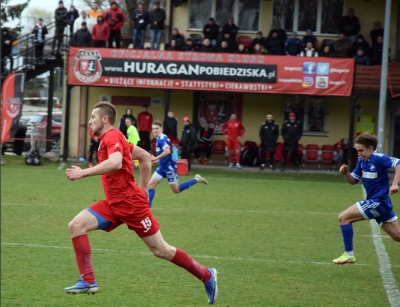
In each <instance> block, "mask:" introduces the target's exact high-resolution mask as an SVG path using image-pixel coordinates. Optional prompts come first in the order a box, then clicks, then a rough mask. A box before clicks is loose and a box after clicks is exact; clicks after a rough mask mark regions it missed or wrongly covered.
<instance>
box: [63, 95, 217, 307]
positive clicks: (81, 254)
mask: <svg viewBox="0 0 400 307" xmlns="http://www.w3.org/2000/svg"><path fill="white" fill-rule="evenodd" d="M116 115H117V112H116V110H115V107H114V106H113V105H112V104H110V103H108V102H99V103H97V104H96V105H95V106H94V108H93V110H92V114H91V118H90V121H89V126H90V128H91V130H92V131H93V135H95V136H97V137H98V138H99V139H100V144H99V149H98V154H99V162H100V164H98V165H96V166H93V167H92V168H86V169H81V168H80V167H78V166H72V167H71V168H68V169H67V170H66V175H67V178H68V179H69V180H77V179H83V178H85V177H90V176H98V175H101V182H102V185H103V189H104V194H105V196H106V198H105V200H100V201H98V202H96V203H94V204H92V205H91V206H89V207H88V208H86V209H83V210H82V211H81V212H80V213H78V215H77V216H75V217H74V218H73V219H72V221H71V222H69V224H68V229H69V232H70V234H71V238H72V245H73V247H74V251H75V259H76V263H77V265H78V270H79V275H80V279H79V280H78V282H77V283H76V284H75V285H73V286H71V287H67V288H65V289H64V291H65V292H67V293H75V294H76V293H87V294H95V293H96V292H98V290H99V285H98V283H97V281H96V278H95V275H94V269H93V265H92V249H91V247H90V243H89V237H88V233H89V232H90V231H93V230H96V229H101V230H104V231H106V232H110V231H112V230H114V229H115V228H117V227H118V226H120V225H122V224H126V225H127V226H128V229H129V230H132V231H134V232H135V233H136V234H137V235H138V236H139V238H140V239H141V240H142V241H143V243H144V244H146V245H147V246H148V248H149V249H150V251H151V252H152V253H153V254H154V256H156V257H158V258H162V259H165V260H167V261H170V262H171V263H173V264H174V265H176V266H179V267H181V268H183V269H185V270H187V271H188V272H189V273H191V274H192V275H193V276H195V277H196V278H197V279H199V280H200V281H202V282H203V284H204V287H205V290H206V293H207V297H208V303H209V304H210V305H211V304H214V302H215V300H216V298H217V294H218V287H217V270H216V269H214V268H209V269H207V268H206V267H204V266H202V265H201V264H199V263H198V262H196V261H195V260H194V259H193V258H192V257H190V256H189V255H188V254H187V253H186V252H185V251H183V250H181V249H179V248H177V247H174V246H171V245H169V244H168V243H167V242H165V241H164V238H163V236H162V235H161V232H160V225H159V224H158V222H157V220H156V218H155V217H154V216H153V213H152V212H151V209H150V207H149V200H148V192H147V186H148V182H149V178H150V172H151V159H152V156H151V154H149V153H148V152H146V151H145V150H144V149H141V148H140V147H138V146H134V145H132V144H128V141H127V140H126V138H125V136H124V135H123V134H122V133H121V132H120V131H119V130H118V129H115V128H114V124H115V118H116ZM132 159H134V160H136V159H137V160H139V162H140V163H139V169H140V180H139V182H136V179H135V177H134V175H133V167H132Z"/></svg>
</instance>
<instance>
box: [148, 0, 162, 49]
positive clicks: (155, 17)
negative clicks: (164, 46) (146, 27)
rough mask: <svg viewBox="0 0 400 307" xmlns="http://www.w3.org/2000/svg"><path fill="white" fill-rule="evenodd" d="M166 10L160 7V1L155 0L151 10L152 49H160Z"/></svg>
mask: <svg viewBox="0 0 400 307" xmlns="http://www.w3.org/2000/svg"><path fill="white" fill-rule="evenodd" d="M165 18H166V15H165V10H163V9H162V8H160V1H156V2H154V10H152V11H151V12H150V49H151V50H160V43H161V36H162V32H163V30H164V23H165Z"/></svg>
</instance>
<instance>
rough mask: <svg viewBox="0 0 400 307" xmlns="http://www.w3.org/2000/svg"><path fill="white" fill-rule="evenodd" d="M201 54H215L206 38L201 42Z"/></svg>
mask: <svg viewBox="0 0 400 307" xmlns="http://www.w3.org/2000/svg"><path fill="white" fill-rule="evenodd" d="M200 51H201V52H215V48H214V47H213V46H212V45H211V42H210V40H209V39H208V38H206V39H205V40H204V42H203V46H201V47H200Z"/></svg>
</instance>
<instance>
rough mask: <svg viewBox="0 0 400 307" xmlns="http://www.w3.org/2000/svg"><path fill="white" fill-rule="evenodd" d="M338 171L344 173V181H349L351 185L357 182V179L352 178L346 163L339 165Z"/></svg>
mask: <svg viewBox="0 0 400 307" xmlns="http://www.w3.org/2000/svg"><path fill="white" fill-rule="evenodd" d="M339 172H341V173H342V174H343V175H344V179H346V181H347V182H348V183H350V184H352V185H353V184H356V183H357V181H356V180H355V179H354V177H353V176H352V175H351V173H350V172H349V167H348V166H347V165H346V164H343V165H342V166H341V167H340V169H339Z"/></svg>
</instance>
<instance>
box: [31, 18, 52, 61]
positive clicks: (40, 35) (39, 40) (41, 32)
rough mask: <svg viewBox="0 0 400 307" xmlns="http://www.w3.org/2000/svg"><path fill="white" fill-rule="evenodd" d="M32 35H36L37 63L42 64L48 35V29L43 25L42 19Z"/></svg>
mask: <svg viewBox="0 0 400 307" xmlns="http://www.w3.org/2000/svg"><path fill="white" fill-rule="evenodd" d="M32 33H33V34H34V41H35V56H36V61H37V63H42V61H43V59H42V56H43V49H44V40H45V36H46V34H47V33H48V31H47V27H46V26H44V25H43V19H42V18H39V19H38V23H37V24H36V26H35V27H34V28H33V30H32Z"/></svg>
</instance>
